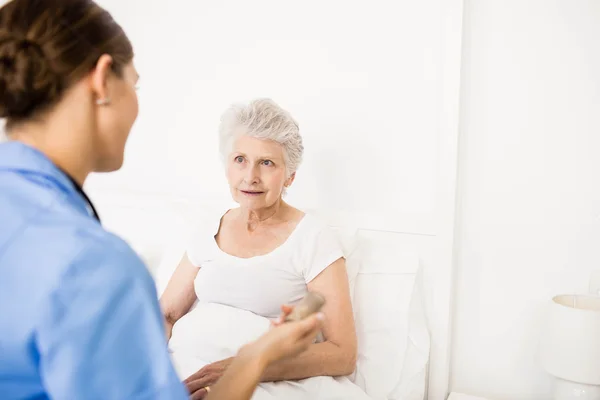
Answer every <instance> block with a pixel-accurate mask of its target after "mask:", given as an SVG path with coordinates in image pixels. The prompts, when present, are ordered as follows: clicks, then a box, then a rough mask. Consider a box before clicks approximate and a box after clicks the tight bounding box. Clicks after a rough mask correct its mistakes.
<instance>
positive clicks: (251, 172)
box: [245, 166, 260, 183]
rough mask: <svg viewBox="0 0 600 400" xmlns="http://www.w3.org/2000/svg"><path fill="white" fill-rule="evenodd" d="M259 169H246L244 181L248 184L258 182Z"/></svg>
mask: <svg viewBox="0 0 600 400" xmlns="http://www.w3.org/2000/svg"><path fill="white" fill-rule="evenodd" d="M259 172H260V169H259V168H258V167H257V166H251V167H249V168H247V169H246V177H245V178H246V181H247V182H249V183H254V182H258V181H259V180H260V175H259Z"/></svg>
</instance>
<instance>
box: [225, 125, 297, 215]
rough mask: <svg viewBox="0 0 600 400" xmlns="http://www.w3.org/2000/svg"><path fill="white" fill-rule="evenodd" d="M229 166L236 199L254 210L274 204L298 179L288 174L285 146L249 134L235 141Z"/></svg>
mask: <svg viewBox="0 0 600 400" xmlns="http://www.w3.org/2000/svg"><path fill="white" fill-rule="evenodd" d="M226 168H227V181H228V182H229V188H230V190H231V196H232V197H233V200H234V201H235V202H237V203H238V204H239V205H240V206H242V207H244V208H247V209H249V210H253V211H257V210H260V209H264V208H268V207H271V206H273V205H274V204H275V203H276V202H277V201H278V200H279V199H281V195H282V193H283V189H284V188H285V187H287V186H289V185H291V183H292V181H293V180H294V175H292V176H290V177H289V178H288V177H287V172H286V167H285V161H284V149H283V146H281V145H280V144H279V143H277V142H274V141H272V140H264V139H256V138H252V137H249V136H245V135H241V136H240V137H239V138H237V139H236V141H235V142H234V144H233V149H232V151H231V153H229V156H228V158H227V160H226Z"/></svg>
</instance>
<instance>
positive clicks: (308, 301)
mask: <svg viewBox="0 0 600 400" xmlns="http://www.w3.org/2000/svg"><path fill="white" fill-rule="evenodd" d="M324 304H325V298H324V297H323V296H321V295H320V294H318V293H314V292H308V294H307V295H306V296H304V298H303V299H302V300H301V301H300V303H298V304H297V305H296V306H295V307H294V309H293V310H292V312H291V313H290V314H289V315H288V316H287V317H286V318H285V322H291V321H300V320H303V319H304V318H306V317H308V316H309V315H312V314H314V313H316V312H319V310H321V308H322V307H323V305H324Z"/></svg>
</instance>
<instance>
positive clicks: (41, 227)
mask: <svg viewBox="0 0 600 400" xmlns="http://www.w3.org/2000/svg"><path fill="white" fill-rule="evenodd" d="M48 398H53V399H76V400H79V399H169V400H171V399H187V398H188V395H187V391H186V390H185V388H184V386H183V385H182V384H181V382H180V381H179V379H178V377H177V375H176V373H175V371H174V369H173V366H172V364H171V362H170V359H169V354H168V350H167V345H166V338H165V334H164V328H163V322H162V316H161V313H160V309H159V305H158V300H157V296H156V289H155V286H154V283H153V281H152V278H151V277H150V275H149V273H148V272H147V270H146V268H145V266H144V264H143V263H142V261H141V260H140V258H139V257H138V256H137V255H136V254H135V253H134V252H133V250H132V249H131V248H130V247H129V246H128V245H127V244H126V243H125V242H124V241H122V240H121V239H119V238H118V237H116V236H114V235H112V234H110V233H108V232H106V231H105V230H104V229H102V227H101V225H100V224H99V223H98V221H96V219H94V218H93V217H92V216H91V214H90V210H89V209H88V205H87V203H86V201H85V200H84V198H83V197H82V195H81V194H80V193H79V192H78V191H77V190H76V188H75V186H74V185H73V183H72V182H71V180H70V179H69V178H68V177H67V176H66V175H65V174H64V173H63V172H61V170H60V169H58V168H57V167H56V166H55V165H54V164H53V163H52V162H51V161H50V160H49V159H48V158H47V157H45V156H44V155H43V154H42V153H40V152H38V151H37V150H34V149H33V148H31V147H29V146H26V145H24V144H21V143H18V142H8V143H3V144H0V399H2V400H10V399H48Z"/></svg>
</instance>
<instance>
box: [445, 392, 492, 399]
mask: <svg viewBox="0 0 600 400" xmlns="http://www.w3.org/2000/svg"><path fill="white" fill-rule="evenodd" d="M448 400H491V399H486V398H484V397H477V396H471V395H468V394H462V393H450V396H449V397H448Z"/></svg>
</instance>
